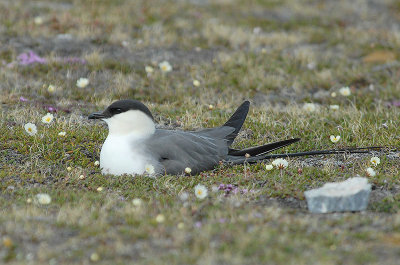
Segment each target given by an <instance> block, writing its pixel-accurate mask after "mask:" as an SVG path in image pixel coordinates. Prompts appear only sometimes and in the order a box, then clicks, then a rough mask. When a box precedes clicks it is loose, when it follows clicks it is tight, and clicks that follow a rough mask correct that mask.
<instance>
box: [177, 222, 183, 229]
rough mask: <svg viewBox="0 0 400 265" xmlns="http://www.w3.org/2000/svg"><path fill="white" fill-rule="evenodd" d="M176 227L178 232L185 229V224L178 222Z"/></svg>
mask: <svg viewBox="0 0 400 265" xmlns="http://www.w3.org/2000/svg"><path fill="white" fill-rule="evenodd" d="M177 227H178V229H179V230H182V229H183V228H185V224H184V223H182V222H180V223H178V225H177Z"/></svg>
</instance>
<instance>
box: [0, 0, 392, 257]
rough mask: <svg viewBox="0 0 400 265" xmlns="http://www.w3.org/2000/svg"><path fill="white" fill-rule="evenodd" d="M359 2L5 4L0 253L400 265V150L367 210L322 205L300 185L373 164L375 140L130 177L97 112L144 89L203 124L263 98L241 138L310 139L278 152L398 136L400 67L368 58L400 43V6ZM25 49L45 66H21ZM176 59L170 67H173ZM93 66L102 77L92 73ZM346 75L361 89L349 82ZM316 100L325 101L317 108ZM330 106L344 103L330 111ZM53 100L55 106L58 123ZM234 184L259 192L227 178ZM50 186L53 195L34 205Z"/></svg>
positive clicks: (158, 109) (163, 122)
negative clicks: (32, 127) (113, 169)
mask: <svg viewBox="0 0 400 265" xmlns="http://www.w3.org/2000/svg"><path fill="white" fill-rule="evenodd" d="M357 3H358V2H357ZM357 3H352V2H348V3H347V2H340V3H335V4H333V3H330V2H329V1H239V0H232V1H208V2H207V1H204V2H203V1H159V0H154V1H124V0H121V1H118V2H116V1H80V2H77V1H72V2H62V1H51V4H48V3H47V2H46V3H45V2H43V3H42V2H40V1H39V2H31V1H23V0H20V1H14V2H3V3H0V25H2V26H0V36H1V37H0V90H1V93H0V101H1V105H0V180H1V181H0V191H1V192H0V209H1V212H0V244H1V245H0V260H1V261H0V263H2V262H3V263H8V264H74V263H76V264H89V263H98V264H166V263H167V264H396V263H397V262H398V259H399V258H400V252H399V245H400V221H399V220H400V218H399V216H400V215H399V205H400V196H399V194H400V193H399V187H400V183H399V176H400V156H399V151H398V149H397V150H392V151H391V152H389V151H388V150H387V151H382V152H378V153H375V154H374V155H377V156H379V157H380V159H381V164H380V165H378V166H377V167H376V168H375V169H376V171H377V175H376V176H375V177H369V182H370V183H371V184H373V187H374V190H373V191H372V196H371V199H370V203H369V206H368V209H367V211H365V212H361V213H334V214H326V215H316V214H310V213H309V212H308V211H307V208H306V202H305V198H304V191H306V190H308V189H311V188H315V187H320V186H322V185H323V184H324V183H326V182H331V181H342V180H345V179H347V178H349V177H353V176H356V175H360V176H366V172H365V170H366V168H368V167H370V166H371V165H370V162H369V160H370V158H371V157H372V154H367V155H350V156H343V155H333V156H323V157H315V158H311V157H307V158H295V159H290V160H289V167H288V168H287V169H285V170H284V171H283V172H282V174H281V173H280V172H279V171H277V170H272V171H266V170H265V165H266V164H269V163H270V162H271V161H264V162H262V163H258V164H254V165H236V166H233V167H231V166H226V165H221V166H218V167H217V168H215V170H212V171H208V172H203V173H201V174H199V175H195V176H169V175H167V176H161V177H159V178H155V179H153V178H148V177H145V176H135V177H133V176H128V175H125V176H118V177H117V176H111V175H102V174H101V172H100V169H99V168H98V167H97V166H95V165H94V162H95V161H96V160H98V159H99V152H100V149H101V145H102V143H103V141H104V139H105V138H106V136H107V127H106V126H105V125H104V124H102V123H100V122H92V121H89V120H87V115H88V114H89V113H91V112H93V111H99V110H102V109H104V108H105V107H106V106H108V105H109V104H110V103H111V102H112V101H113V100H117V99H126V98H135V99H138V100H141V101H143V102H145V103H146V104H147V105H148V106H149V108H150V109H151V111H152V112H153V113H154V116H155V120H156V121H157V123H158V124H159V125H160V126H161V127H165V128H170V129H182V130H197V129H200V128H204V127H213V126H218V125H221V124H223V123H224V122H225V121H226V119H227V118H228V117H229V116H230V115H231V114H232V113H233V111H234V110H235V108H236V107H238V106H239V104H240V103H242V102H243V100H245V99H250V100H251V101H252V105H251V110H250V112H249V116H248V118H247V121H246V123H245V125H244V128H243V131H242V133H241V134H240V135H239V136H238V138H237V140H236V142H235V143H234V145H235V147H237V148H243V147H248V146H251V145H257V144H263V143H267V142H272V141H278V140H283V139H286V138H292V137H300V138H302V141H300V142H299V143H296V144H294V145H293V146H289V147H286V148H284V149H283V150H279V152H296V151H304V150H312V149H330V148H337V147H347V146H350V147H355V146H372V145H374V146H388V147H391V148H398V147H399V146H400V136H399V133H398V128H399V126H400V122H399V117H400V116H399V115H400V111H399V108H398V107H394V106H391V105H390V104H391V102H393V101H396V100H400V89H399V88H400V87H399V84H400V75H399V74H398V70H399V67H398V66H396V64H393V65H391V64H390V62H386V61H385V58H383V57H382V58H378V59H377V60H376V61H375V62H371V63H365V62H364V60H363V58H365V56H368V55H369V54H372V53H373V52H376V51H387V52H391V53H393V55H394V58H395V59H396V60H398V59H399V58H400V53H399V52H398V51H399V50H400V32H399V31H398V30H397V29H395V28H393V27H392V25H393V24H396V23H398V22H399V19H400V18H399V16H398V14H397V13H398V12H396V11H398V9H399V8H398V3H397V1H394V0H393V1H386V2H385V3H381V2H380V1H376V3H375V4H371V3H370V4H364V3H363V4H361V5H362V7H360V6H359V5H358V4H357ZM21 14H23V15H21ZM38 16H40V17H41V18H42V20H43V24H41V25H38V24H35V23H34V19H35V17H38ZM255 27H260V28H261V32H260V33H258V34H256V33H253V28H255ZM58 34H70V35H71V40H70V41H66V40H64V41H63V40H61V39H60V38H59V37H58V39H57V35H58ZM64 37H65V36H64ZM28 50H33V51H35V52H36V53H38V54H39V55H40V56H42V57H44V58H46V59H47V60H48V63H47V64H43V65H39V64H36V65H29V66H23V65H17V64H14V65H13V66H12V67H9V66H7V64H9V63H13V62H14V63H15V62H16V60H17V56H18V55H19V54H20V53H22V52H26V51H28ZM62 57H79V58H81V59H85V60H86V64H65V63H63V62H62V60H61V61H60V60H59V59H58V58H62ZM163 60H167V61H169V62H170V63H171V65H172V67H173V71H172V72H170V73H167V74H163V73H161V72H160V70H159V69H158V63H160V62H161V61H163ZM145 66H152V67H153V68H154V72H153V73H152V74H150V75H148V74H147V73H146V72H145V70H144V67H145ZM312 66H314V67H312ZM377 66H386V68H383V69H381V70H379V69H377V68H376V67H377ZM80 77H86V78H89V80H90V84H89V85H88V86H87V87H85V88H78V87H77V86H76V80H77V79H79V78H80ZM195 79H196V80H199V81H200V86H199V87H196V86H194V85H193V80H195ZM50 84H51V85H54V86H56V90H55V92H53V93H51V92H49V91H48V90H47V88H48V86H49V85H50ZM371 85H372V86H371ZM343 86H349V87H351V91H352V94H351V96H349V97H344V96H341V95H340V94H339V93H338V90H339V88H341V87H343ZM332 92H335V93H336V94H337V96H336V97H332V96H331V94H332ZM21 96H23V97H25V98H27V99H29V101H28V102H20V100H19V98H20V97H21ZM310 102H312V103H315V104H316V107H317V110H316V111H315V112H307V111H305V110H304V109H303V104H304V103H310ZM210 104H211V105H213V109H211V110H210V109H209V105H210ZM334 104H335V105H339V110H337V111H333V110H331V109H330V108H329V106H330V105H334ZM49 106H52V107H56V108H57V113H55V114H54V115H55V119H54V121H53V122H52V123H51V124H49V125H45V124H42V122H41V118H42V116H44V115H45V114H46V113H47V110H46V108H47V107H49ZM28 122H32V123H35V124H36V125H37V127H38V133H37V134H36V135H35V136H29V135H28V134H27V133H26V132H25V131H24V128H23V126H24V124H26V123H28ZM61 131H65V132H66V136H65V137H61V136H59V135H58V133H59V132H61ZM330 135H340V136H341V140H340V142H339V143H337V144H333V143H331V142H330V140H329V136H330ZM68 168H70V170H69V169H68ZM82 175H83V178H81V177H80V176H82ZM199 183H201V184H203V185H205V186H206V187H207V188H208V190H209V196H208V197H207V198H206V199H205V200H199V199H197V198H196V197H195V195H194V192H193V189H194V187H195V186H196V185H197V184H199ZM221 183H223V184H232V185H234V186H235V187H237V188H238V189H239V190H242V191H243V190H247V193H243V192H242V193H237V194H233V193H230V194H225V193H224V192H222V191H217V192H213V191H212V189H213V187H214V189H215V187H218V185H219V184H221ZM99 187H101V188H102V191H98V188H99ZM184 192H186V193H188V194H189V198H188V199H187V201H182V200H181V199H180V197H181V195H182V193H184ZM38 193H47V194H49V195H50V196H51V198H52V202H51V203H50V204H49V205H38V204H37V203H36V202H35V201H34V198H35V196H36V194H38ZM135 198H140V199H141V200H142V204H141V206H135V205H134V204H133V203H132V199H135ZM160 214H161V215H163V216H164V217H165V220H164V221H163V222H157V218H156V217H157V216H158V215H160ZM94 253H96V254H97V255H98V259H96V257H95V256H96V255H94V256H93V254H94Z"/></svg>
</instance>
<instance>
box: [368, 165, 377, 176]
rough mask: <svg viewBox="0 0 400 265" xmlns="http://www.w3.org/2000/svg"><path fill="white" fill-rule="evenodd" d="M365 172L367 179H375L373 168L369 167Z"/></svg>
mask: <svg viewBox="0 0 400 265" xmlns="http://www.w3.org/2000/svg"><path fill="white" fill-rule="evenodd" d="M366 171H367V176H368V177H375V176H376V172H375V170H374V169H373V168H371V167H369V168H367V170H366Z"/></svg>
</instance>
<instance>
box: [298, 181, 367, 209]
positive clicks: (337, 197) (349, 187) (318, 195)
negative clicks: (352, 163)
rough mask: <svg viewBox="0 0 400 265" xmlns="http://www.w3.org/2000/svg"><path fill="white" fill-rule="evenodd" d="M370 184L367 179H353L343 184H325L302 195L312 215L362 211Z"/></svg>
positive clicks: (365, 205) (364, 207)
mask: <svg viewBox="0 0 400 265" xmlns="http://www.w3.org/2000/svg"><path fill="white" fill-rule="evenodd" d="M370 192H371V184H368V179H367V178H362V177H354V178H349V179H347V180H346V181H343V182H337V183H326V184H324V186H322V187H321V188H318V189H313V190H308V191H306V192H305V193H304V195H305V196H306V199H307V206H308V210H309V211H310V212H312V213H329V212H346V211H362V210H365V209H366V208H367V205H368V200H369V195H370Z"/></svg>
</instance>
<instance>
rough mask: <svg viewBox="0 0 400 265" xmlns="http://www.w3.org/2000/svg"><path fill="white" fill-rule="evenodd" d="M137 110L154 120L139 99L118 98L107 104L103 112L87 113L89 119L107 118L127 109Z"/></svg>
mask: <svg viewBox="0 0 400 265" xmlns="http://www.w3.org/2000/svg"><path fill="white" fill-rule="evenodd" d="M129 110H139V111H142V112H143V113H145V114H146V115H147V116H149V117H150V118H151V119H152V120H154V118H153V115H152V114H151V112H150V110H149V109H148V108H147V107H146V106H145V105H144V104H143V103H142V102H140V101H138V100H134V99H123V100H118V101H115V102H114V103H112V104H111V105H110V106H108V107H107V108H106V109H105V110H104V111H103V112H95V113H92V114H90V115H89V117H88V118H89V119H107V118H111V117H112V116H114V115H117V114H120V113H123V112H126V111H129Z"/></svg>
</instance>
